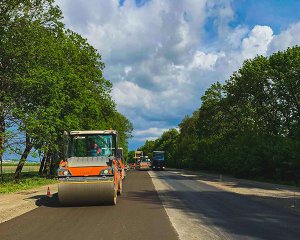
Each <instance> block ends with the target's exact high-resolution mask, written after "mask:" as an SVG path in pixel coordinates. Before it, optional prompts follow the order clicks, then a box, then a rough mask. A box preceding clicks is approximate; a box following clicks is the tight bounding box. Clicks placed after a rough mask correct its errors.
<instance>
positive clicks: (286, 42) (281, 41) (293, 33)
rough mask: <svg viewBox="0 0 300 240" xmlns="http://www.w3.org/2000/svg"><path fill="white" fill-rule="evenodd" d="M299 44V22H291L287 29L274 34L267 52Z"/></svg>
mask: <svg viewBox="0 0 300 240" xmlns="http://www.w3.org/2000/svg"><path fill="white" fill-rule="evenodd" d="M295 45H300V22H297V23H295V24H292V25H291V26H290V27H289V28H288V29H286V30H285V31H282V32H281V33H280V34H279V35H277V36H275V37H274V39H273V41H272V42H271V44H270V47H269V53H272V52H274V51H278V50H285V49H287V48H288V47H292V46H295Z"/></svg>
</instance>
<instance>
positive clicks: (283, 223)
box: [149, 171, 300, 240]
mask: <svg viewBox="0 0 300 240" xmlns="http://www.w3.org/2000/svg"><path fill="white" fill-rule="evenodd" d="M149 173H150V175H151V176H152V178H153V181H154V185H155V187H156V189H157V190H158V193H159V195H160V197H161V199H162V200H163V204H164V206H165V208H166V210H167V213H168V214H169V216H170V219H171V221H172V223H173V225H174V226H175V228H176V230H177V232H178V233H179V236H180V238H181V239H270V240H276V239H283V240H287V239H289V240H292V239H300V215H299V214H297V213H294V212H291V211H288V210H286V209H283V208H278V207H276V206H273V205H270V204H268V203H266V202H262V201H259V200H255V199H253V198H250V197H249V196H245V195H239V194H235V193H231V192H226V191H223V190H221V189H218V188H216V187H213V186H210V185H207V184H205V183H203V182H201V180H200V181H199V178H197V176H194V177H188V176H182V175H181V174H180V173H178V172H172V171H165V172H149ZM183 223H184V224H183Z"/></svg>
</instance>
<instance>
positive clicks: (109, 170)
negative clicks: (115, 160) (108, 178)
mask: <svg viewBox="0 0 300 240" xmlns="http://www.w3.org/2000/svg"><path fill="white" fill-rule="evenodd" d="M113 174H114V170H113V169H112V168H105V169H103V170H102V171H101V172H100V175H113Z"/></svg>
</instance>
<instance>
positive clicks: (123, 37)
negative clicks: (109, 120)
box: [56, 0, 300, 150]
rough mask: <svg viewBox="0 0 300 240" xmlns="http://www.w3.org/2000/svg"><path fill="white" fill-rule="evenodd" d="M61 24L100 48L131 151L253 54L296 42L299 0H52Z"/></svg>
mask: <svg viewBox="0 0 300 240" xmlns="http://www.w3.org/2000/svg"><path fill="white" fill-rule="evenodd" d="M56 3H57V4H58V5H59V6H60V7H61V9H62V11H63V15H64V17H65V18H64V23H65V24H66V27H67V28H70V29H72V30H74V31H76V32H78V33H80V34H81V35H82V36H83V37H85V38H87V40H88V42H89V43H90V44H92V45H93V46H94V47H95V48H96V49H98V51H99V53H100V54H101V55H102V60H103V62H104V63H105V65H106V68H105V70H104V76H105V78H106V79H108V80H110V81H111V82H112V83H113V90H112V97H113V99H114V100H115V102H116V104H117V109H118V110H119V111H120V112H121V113H122V114H124V115H125V116H126V117H127V118H128V119H129V120H130V121H131V122H132V123H133V125H134V132H133V136H134V137H133V138H132V139H130V141H129V148H130V149H131V150H134V149H136V148H137V147H139V146H141V145H143V144H144V142H145V140H147V139H148V140H153V139H155V138H157V137H159V136H160V135H161V134H162V133H163V132H164V131H166V130H168V129H169V128H173V127H177V126H178V124H179V123H180V122H181V120H182V119H183V118H184V117H185V116H186V115H189V114H191V113H192V112H193V111H195V110H196V109H197V108H199V106H200V104H201V102H200V97H201V95H203V94H204V92H205V90H206V89H207V88H208V87H209V86H210V85H211V84H212V83H215V82H216V81H220V82H221V83H224V82H225V81H226V80H227V79H228V78H229V77H230V75H231V74H232V73H233V72H234V71H236V70H238V69H239V67H241V65H242V63H243V61H244V60H245V59H248V58H253V57H255V56H256V55H264V56H268V55H270V54H272V53H273V52H276V51H279V50H284V49H286V48H287V47H291V46H294V45H296V44H298V45H300V14H299V12H300V1H299V0H88V1H87V0H57V1H56Z"/></svg>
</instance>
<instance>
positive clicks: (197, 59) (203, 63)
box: [189, 51, 224, 70]
mask: <svg viewBox="0 0 300 240" xmlns="http://www.w3.org/2000/svg"><path fill="white" fill-rule="evenodd" d="M221 55H222V56H224V53H223V54H221ZM217 59H218V55H216V54H213V53H207V54H206V53H204V52H201V51H196V52H195V54H194V59H193V61H192V63H191V64H190V66H189V67H190V68H198V69H202V70H213V67H214V65H215V63H216V61H217Z"/></svg>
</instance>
